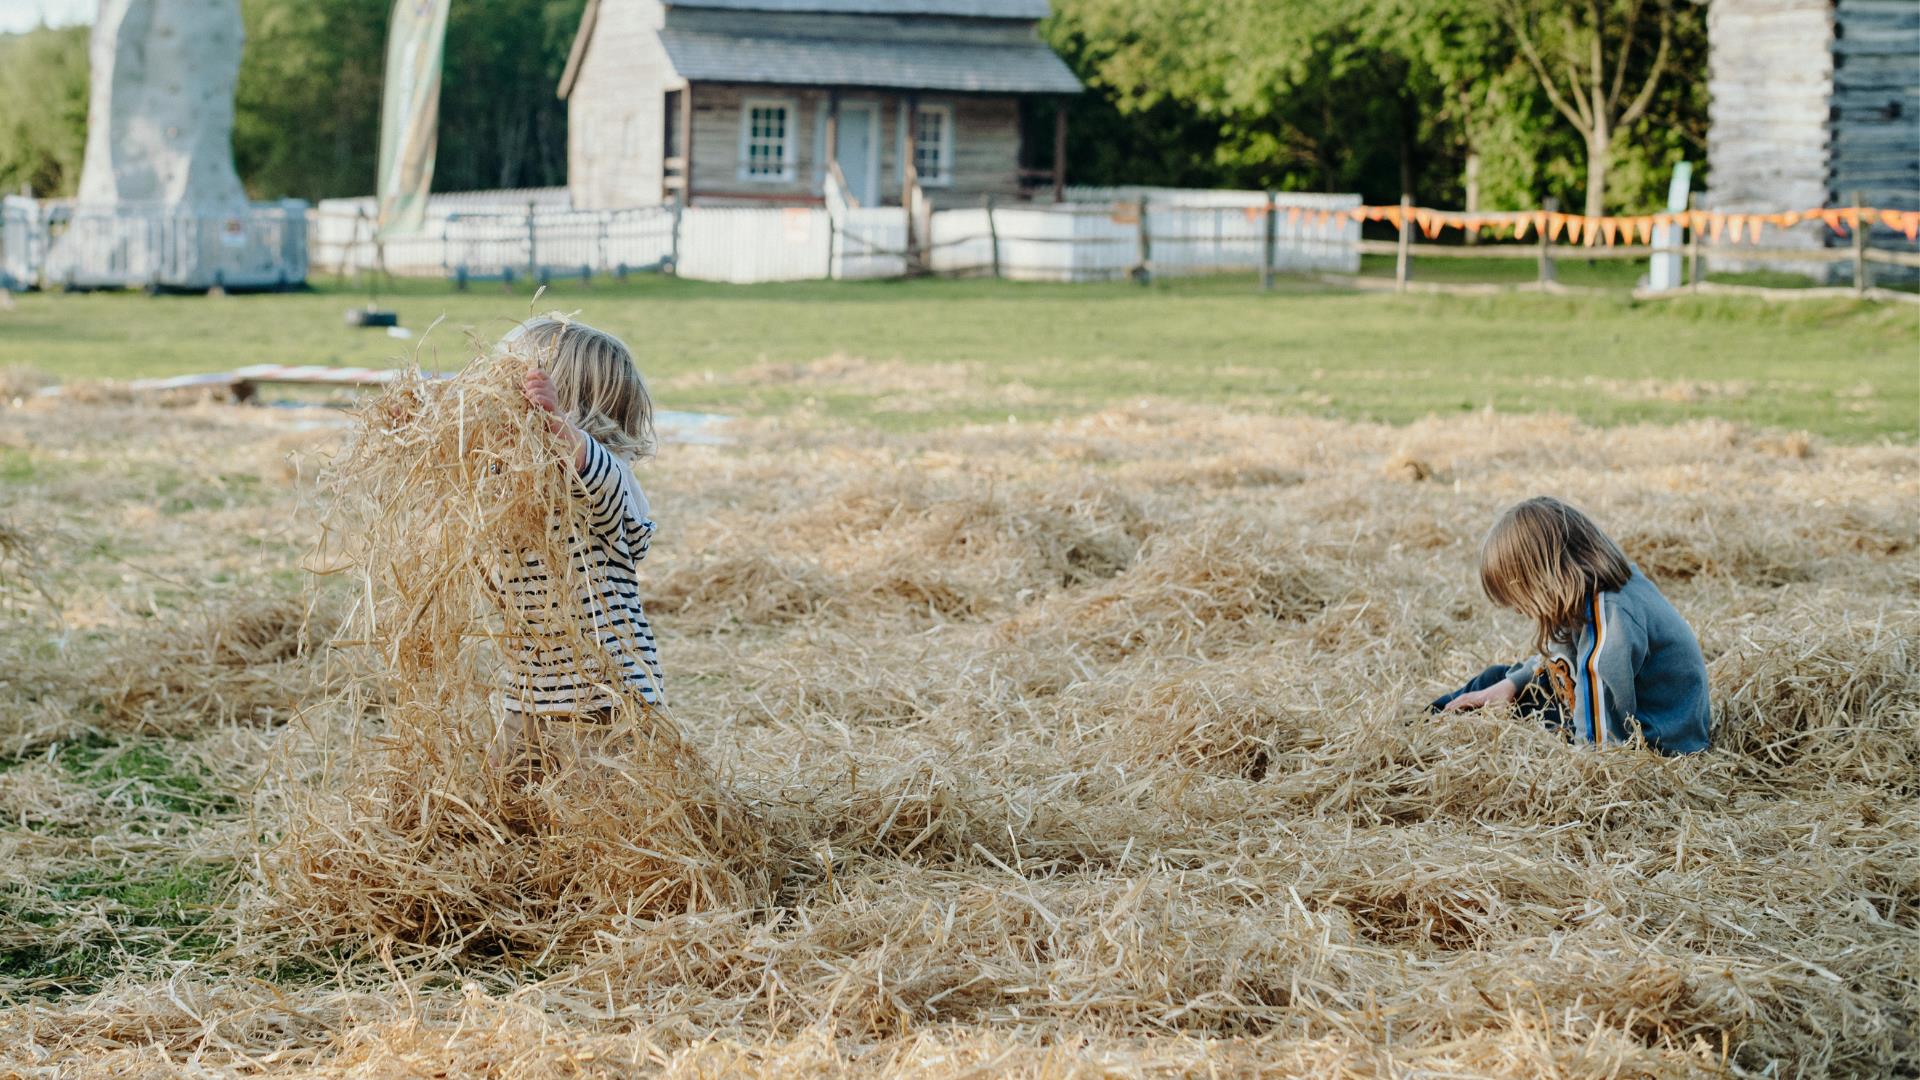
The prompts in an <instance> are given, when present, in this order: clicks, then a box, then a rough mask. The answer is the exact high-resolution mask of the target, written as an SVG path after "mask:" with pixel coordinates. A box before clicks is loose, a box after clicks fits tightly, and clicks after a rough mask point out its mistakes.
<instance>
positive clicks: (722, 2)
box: [666, 0, 1047, 19]
mask: <svg viewBox="0 0 1920 1080" xmlns="http://www.w3.org/2000/svg"><path fill="white" fill-rule="evenodd" d="M666 2H667V6H668V7H695V8H732V9H736V10H746V11H806V12H825V13H833V14H840V15H958V16H962V17H966V18H976V19H1044V18H1046V17H1047V0H666Z"/></svg>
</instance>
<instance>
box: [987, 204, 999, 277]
mask: <svg viewBox="0 0 1920 1080" xmlns="http://www.w3.org/2000/svg"><path fill="white" fill-rule="evenodd" d="M987 240H988V242H990V243H991V244H992V245H993V279H994V280H995V281H998V280H1000V229H999V227H998V226H996V225H994V223H993V196H992V195H988V196H987Z"/></svg>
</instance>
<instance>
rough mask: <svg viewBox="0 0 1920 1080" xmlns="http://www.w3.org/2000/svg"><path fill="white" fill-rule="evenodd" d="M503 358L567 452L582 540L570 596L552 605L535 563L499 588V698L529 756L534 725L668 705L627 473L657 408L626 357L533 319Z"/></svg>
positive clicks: (592, 337)
mask: <svg viewBox="0 0 1920 1080" xmlns="http://www.w3.org/2000/svg"><path fill="white" fill-rule="evenodd" d="M500 350H501V351H502V352H506V353H510V354H513V355H516V356H523V357H526V358H527V359H529V360H531V361H532V362H533V363H534V364H535V367H534V368H533V370H531V371H529V372H528V373H527V376H526V380H525V383H524V385H523V386H522V388H521V389H522V392H523V393H524V394H525V395H526V399H527V402H528V404H529V405H531V406H532V407H533V408H534V409H536V410H538V411H540V412H541V413H544V414H545V415H546V417H547V424H548V427H549V428H550V429H551V430H552V431H553V432H554V434H556V435H559V436H560V437H561V438H562V439H563V440H565V442H566V443H567V444H568V446H570V447H571V448H572V450H573V454H572V459H571V461H570V462H569V467H570V468H571V470H572V472H573V477H574V481H575V482H574V483H573V485H572V488H573V494H574V497H575V498H577V499H579V500H581V501H582V503H583V504H584V509H585V511H586V513H585V520H586V526H585V528H584V530H583V529H581V528H580V527H577V526H576V527H575V528H574V529H573V531H572V533H571V535H569V536H568V537H567V541H566V544H567V550H568V552H569V555H570V558H571V563H572V566H571V570H572V575H571V579H572V581H573V582H574V583H576V584H574V585H572V586H569V592H570V594H569V595H563V596H556V595H554V593H553V580H554V579H553V576H552V575H550V574H549V568H548V567H547V566H546V565H544V563H543V562H542V560H541V557H540V556H539V555H537V554H535V553H532V552H527V553H523V554H522V555H521V556H520V557H519V558H518V559H516V560H515V568H514V569H513V570H511V571H509V572H508V573H507V574H506V575H505V577H504V580H502V581H501V582H500V585H501V593H502V603H503V604H504V605H507V606H509V607H510V608H511V609H512V611H511V612H509V617H508V634H507V649H506V651H507V658H508V670H507V672H506V677H505V680H504V685H503V687H502V690H503V692H504V696H505V698H506V707H507V711H508V713H509V715H510V717H518V718H519V719H520V727H521V732H520V735H521V737H522V739H523V745H527V744H537V741H538V740H537V738H536V736H537V734H538V731H539V724H540V722H541V721H542V720H546V719H575V720H590V721H605V720H609V719H612V718H613V717H614V716H615V715H616V714H617V713H618V712H619V711H620V710H621V709H622V708H623V707H625V706H629V705H640V706H643V707H644V706H654V705H659V704H662V703H663V702H664V700H665V696H664V692H663V690H662V688H661V676H660V657H659V652H658V650H657V648H656V646H655V642H654V637H653V629H652V627H651V626H649V625H648V623H647V614H646V611H645V609H644V608H643V607H642V606H641V603H640V595H639V573H638V571H639V564H640V560H641V559H644V558H646V555H647V548H648V546H649V545H650V544H651V542H652V540H653V518H652V516H651V514H650V511H649V508H648V506H647V496H646V494H645V493H644V492H643V491H641V490H640V485H639V483H638V482H637V481H635V480H634V477H633V469H632V464H631V463H632V461H633V460H634V459H636V458H639V457H643V456H646V455H648V454H651V453H652V451H653V444H654V432H653V401H652V399H651V398H650V397H649V396H648V394H647V386H646V382H645V381H644V380H643V379H642V378H641V376H640V371H639V368H638V367H636V366H635V364H634V360H633V354H632V352H631V351H629V350H628V348H627V346H626V345H625V344H623V343H622V342H621V341H620V339H619V338H616V337H614V336H613V335H612V334H609V333H606V332H605V331H602V330H596V329H594V328H593V327H591V326H587V325H585V324H584V323H578V322H574V321H571V320H568V319H561V318H556V317H551V316H542V317H539V318H534V319H530V320H528V321H527V322H525V323H522V324H521V325H520V326H519V327H518V328H516V329H515V330H514V331H513V332H512V333H510V334H508V335H507V337H506V338H505V339H504V340H503V341H502V342H501V343H500ZM576 644H577V645H584V646H588V647H587V648H585V649H576V648H575V645H576ZM528 748H531V747H530V746H529V747H528Z"/></svg>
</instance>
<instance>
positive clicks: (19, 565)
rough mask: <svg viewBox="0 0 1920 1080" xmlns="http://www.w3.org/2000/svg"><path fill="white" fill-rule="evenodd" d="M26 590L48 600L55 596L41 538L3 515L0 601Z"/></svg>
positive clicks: (1, 527) (0, 547)
mask: <svg viewBox="0 0 1920 1080" xmlns="http://www.w3.org/2000/svg"><path fill="white" fill-rule="evenodd" d="M23 592H31V593H35V594H37V595H38V596H39V597H40V598H41V599H44V600H48V601H51V600H52V598H53V594H52V593H51V592H49V591H48V588H47V578H46V566H45V564H44V563H43V562H42V561H41V558H40V542H39V538H37V537H36V536H35V535H34V534H33V532H32V531H30V530H29V529H28V528H27V527H26V526H24V525H21V524H19V523H18V522H15V521H13V520H11V519H9V518H0V601H6V600H8V599H10V598H11V597H12V596H13V595H14V594H18V593H23Z"/></svg>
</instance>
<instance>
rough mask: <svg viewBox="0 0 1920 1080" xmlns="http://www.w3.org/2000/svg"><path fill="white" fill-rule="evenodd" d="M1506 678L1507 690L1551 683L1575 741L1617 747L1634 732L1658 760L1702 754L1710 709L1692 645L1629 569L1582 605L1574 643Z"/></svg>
mask: <svg viewBox="0 0 1920 1080" xmlns="http://www.w3.org/2000/svg"><path fill="white" fill-rule="evenodd" d="M1507 678H1508V680H1509V681H1511V682H1512V683H1513V684H1514V687H1515V689H1522V688H1525V687H1526V685H1527V684H1528V683H1530V682H1532V681H1533V680H1534V679H1536V678H1550V679H1552V680H1553V683H1554V689H1555V690H1556V691H1558V694H1559V697H1560V698H1561V703H1562V705H1563V706H1564V708H1565V710H1566V715H1567V717H1568V718H1569V724H1570V727H1571V729H1572V734H1573V736H1574V738H1576V739H1579V740H1581V741H1582V742H1587V743H1591V744H1593V745H1595V746H1602V747H1604V746H1608V745H1610V744H1616V743H1624V742H1626V741H1628V740H1629V739H1631V738H1632V737H1633V732H1634V731H1636V730H1638V731H1640V732H1642V733H1644V734H1645V735H1646V739H1647V745H1649V746H1651V747H1653V748H1654V749H1655V750H1658V751H1659V752H1661V753H1662V754H1669V755H1671V754H1691V753H1693V752H1695V751H1698V750H1705V749H1706V748H1707V745H1708V729H1709V726H1710V725H1711V723H1712V709H1711V707H1710V706H1709V704H1708V702H1707V662H1706V660H1705V658H1704V657H1702V656H1701V655H1700V642H1699V640H1698V639H1697V638H1695V637H1694V636H1693V628H1692V627H1690V626H1688V625H1687V620H1685V619H1683V618H1681V617H1680V613H1679V612H1678V611H1676V610H1674V607H1673V605H1672V604H1671V603H1669V602H1668V601H1667V598H1666V597H1665V596H1662V595H1661V594H1660V590H1659V589H1658V588H1657V587H1655V585H1654V584H1653V582H1651V581H1648V580H1647V578H1646V575H1644V574H1642V573H1641V572H1640V568H1639V567H1637V566H1636V567H1634V568H1633V576H1632V577H1630V578H1628V579H1627V583H1626V584H1624V585H1622V586H1620V588H1618V589H1612V590H1608V591H1605V592H1596V593H1594V594H1593V595H1592V596H1591V597H1589V598H1588V599H1587V605H1586V621H1585V623H1584V624H1583V625H1582V626H1581V628H1580V636H1579V639H1578V640H1577V641H1574V642H1572V643H1571V645H1562V644H1559V643H1555V644H1554V646H1553V647H1552V650H1551V655H1549V656H1547V657H1545V658H1544V660H1543V658H1541V657H1539V656H1535V657H1533V658H1531V659H1529V660H1524V661H1522V662H1520V663H1518V664H1515V665H1514V666H1513V667H1511V668H1509V669H1508V670H1507Z"/></svg>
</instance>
